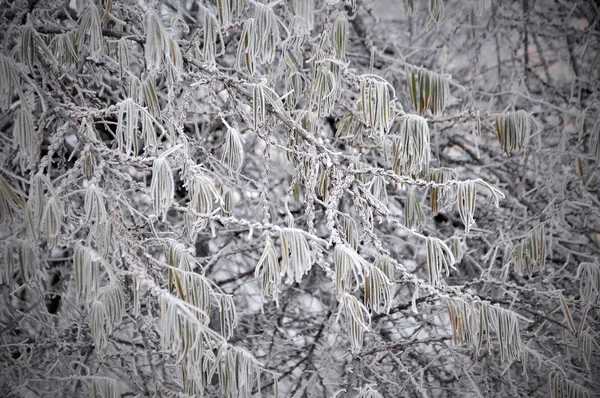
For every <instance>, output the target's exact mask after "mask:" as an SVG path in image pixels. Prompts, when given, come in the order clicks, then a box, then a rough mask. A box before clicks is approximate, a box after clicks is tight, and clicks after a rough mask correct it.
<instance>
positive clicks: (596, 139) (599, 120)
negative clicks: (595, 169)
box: [590, 114, 600, 165]
mask: <svg viewBox="0 0 600 398" xmlns="http://www.w3.org/2000/svg"><path fill="white" fill-rule="evenodd" d="M590 151H591V152H592V156H593V157H594V159H595V161H596V164H597V165H600V114H598V115H597V117H596V122H595V123H594V126H593V127H592V131H591V132H590Z"/></svg>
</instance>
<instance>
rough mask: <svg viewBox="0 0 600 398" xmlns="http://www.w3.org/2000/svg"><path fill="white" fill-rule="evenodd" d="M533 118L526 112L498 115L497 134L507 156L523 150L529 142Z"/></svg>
mask: <svg viewBox="0 0 600 398" xmlns="http://www.w3.org/2000/svg"><path fill="white" fill-rule="evenodd" d="M533 123H534V122H533V118H532V117H531V116H530V115H529V114H528V113H527V112H525V111H524V110H519V111H516V112H508V113H502V114H499V115H496V134H497V135H498V140H499V141H500V147H501V148H502V150H503V151H504V153H506V154H507V155H510V154H511V152H513V151H516V150H521V149H523V148H524V147H525V146H526V145H527V142H528V141H529V136H530V135H531V130H532V126H533Z"/></svg>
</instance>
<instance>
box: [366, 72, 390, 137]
mask: <svg viewBox="0 0 600 398" xmlns="http://www.w3.org/2000/svg"><path fill="white" fill-rule="evenodd" d="M390 89H391V90H392V95H394V94H393V90H394V89H393V87H392V86H391V85H390V84H389V83H388V82H387V81H385V80H383V81H381V80H379V79H374V78H372V77H368V78H363V79H362V80H361V83H360V98H361V109H362V111H363V119H364V120H365V122H366V124H367V126H369V127H371V128H373V129H374V130H377V131H382V132H386V133H387V132H388V130H389V129H390V126H391V124H392V122H393V119H394V118H393V117H392V108H391V96H390Z"/></svg>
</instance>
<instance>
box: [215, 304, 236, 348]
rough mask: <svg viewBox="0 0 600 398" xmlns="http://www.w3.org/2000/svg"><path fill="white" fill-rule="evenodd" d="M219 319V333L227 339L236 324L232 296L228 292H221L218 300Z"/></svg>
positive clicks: (231, 334)
mask: <svg viewBox="0 0 600 398" xmlns="http://www.w3.org/2000/svg"><path fill="white" fill-rule="evenodd" d="M219 320H220V323H221V335H222V336H223V337H224V338H225V339H226V340H229V339H230V338H231V336H233V330H234V329H235V328H236V326H237V324H238V318H237V311H236V309H235V303H234V302H233V296H231V295H229V294H222V295H221V299H220V300H219Z"/></svg>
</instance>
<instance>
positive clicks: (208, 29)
mask: <svg viewBox="0 0 600 398" xmlns="http://www.w3.org/2000/svg"><path fill="white" fill-rule="evenodd" d="M218 2H219V18H220V19H221V24H219V21H217V18H216V17H215V16H214V15H213V14H212V13H210V12H209V11H208V10H205V11H204V30H203V33H204V36H203V37H204V41H203V43H204V47H203V48H202V56H203V58H204V61H205V62H206V63H207V64H208V65H209V66H215V58H216V57H217V56H218V55H221V54H223V52H224V51H225V47H224V41H223V35H222V34H221V25H222V24H226V23H227V21H224V18H225V19H228V18H229V1H228V0H218ZM221 4H223V5H221ZM222 14H223V15H222ZM217 42H219V43H221V49H220V50H219V51H218V52H217Z"/></svg>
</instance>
